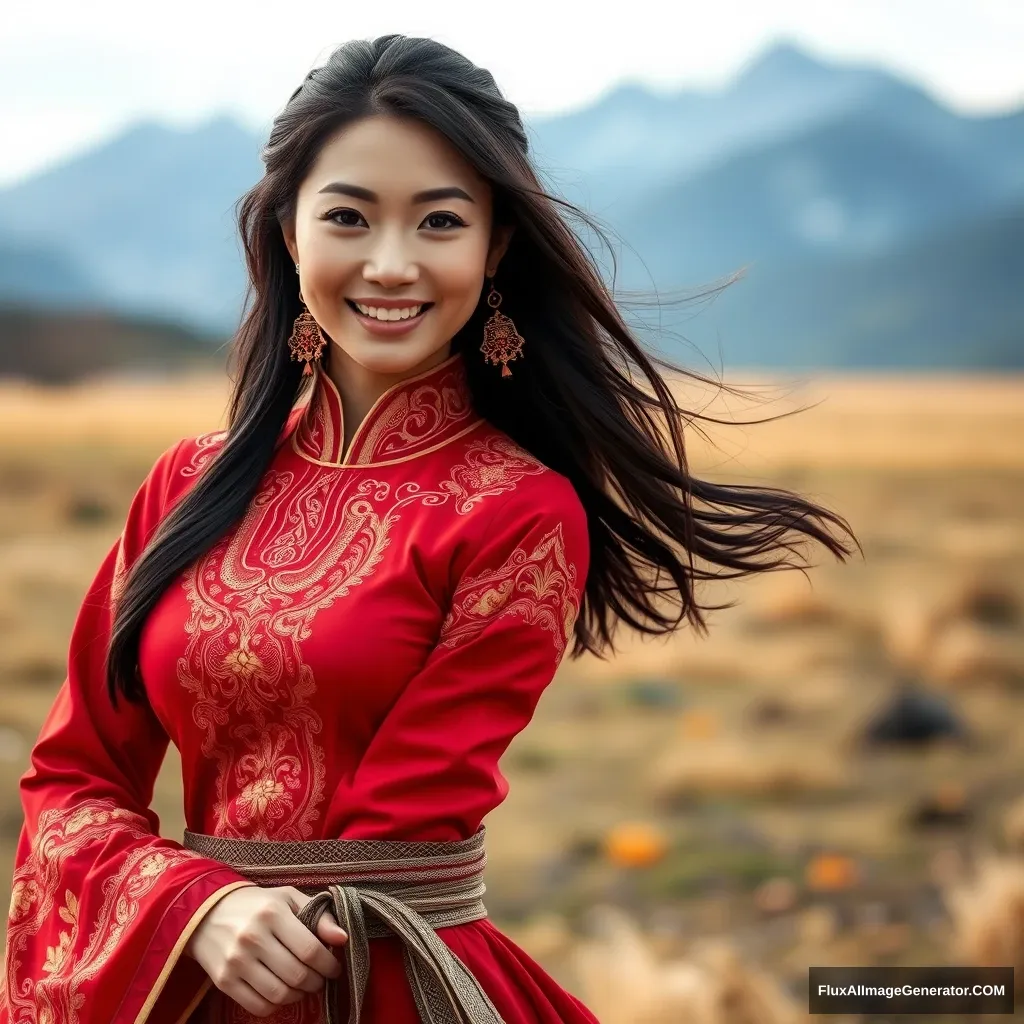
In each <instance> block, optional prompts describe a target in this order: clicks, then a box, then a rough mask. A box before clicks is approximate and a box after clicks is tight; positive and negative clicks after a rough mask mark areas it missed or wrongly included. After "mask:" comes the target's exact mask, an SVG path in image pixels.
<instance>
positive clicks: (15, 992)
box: [4, 800, 197, 1024]
mask: <svg viewBox="0 0 1024 1024" xmlns="http://www.w3.org/2000/svg"><path fill="white" fill-rule="evenodd" d="M112 830H117V832H118V833H119V834H120V836H121V837H122V838H124V839H127V840H143V841H145V840H150V841H152V840H153V839H154V836H153V834H152V832H151V831H150V830H149V826H148V824H147V822H146V820H145V818H143V817H142V816H141V815H139V814H136V813H134V812H133V811H129V810H126V809H125V808H123V807H118V806H117V805H116V804H115V803H113V802H112V801H110V800H88V801H84V802H82V803H80V804H76V805H75V806H74V807H67V808H56V809H54V810H49V811H44V812H43V813H42V814H41V815H40V816H39V823H38V828H37V830H36V836H35V840H34V842H33V844H32V850H31V852H30V854H29V856H28V857H26V858H25V862H24V863H23V864H22V865H21V866H20V867H19V868H18V869H17V870H16V871H15V873H14V884H13V888H12V892H11V907H10V912H9V914H8V922H7V957H6V960H7V962H6V970H5V976H4V987H5V988H6V992H7V998H8V1004H9V1007H10V1013H11V1016H10V1021H11V1024H76V1022H77V1021H78V1020H79V1011H80V1010H81V1008H82V1006H83V1005H84V1003H85V998H86V997H85V994H84V992H83V991H82V989H83V986H84V985H85V984H86V983H87V982H88V981H89V980H90V979H92V978H94V977H95V976H96V975H97V974H98V973H99V972H100V970H102V968H103V965H104V964H105V963H106V961H107V960H108V959H109V957H110V955H111V953H112V952H113V951H114V949H115V948H116V947H117V944H118V942H119V941H120V939H121V936H122V935H123V933H124V931H125V928H126V927H127V926H128V925H129V924H130V923H131V921H132V920H133V919H134V918H135V917H136V916H137V914H138V912H139V907H140V905H141V903H142V901H143V900H144V899H145V898H146V896H147V895H148V894H149V893H150V892H151V891H152V889H153V888H154V887H155V885H156V883H157V881H158V879H159V878H160V877H161V876H162V875H163V874H164V872H165V871H166V870H167V868H169V867H171V866H172V865H173V864H176V863H179V862H181V861H185V860H190V859H195V858H196V856H197V855H196V854H195V853H193V852H192V851H191V850H186V849H173V848H168V849H158V850H154V849H153V848H152V847H148V846H140V847H138V848H137V849H132V850H130V851H129V852H128V854H127V855H126V857H125V858H124V862H123V863H122V865H121V867H120V870H119V871H118V872H117V874H116V875H114V876H113V877H111V878H108V879H107V880H105V881H104V883H103V888H102V900H101V901H100V902H99V905H98V907H97V906H96V904H95V903H93V904H92V906H93V908H94V909H93V911H92V914H91V917H92V920H91V921H90V922H89V924H90V927H91V931H89V933H88V939H87V940H85V942H84V944H83V942H82V941H81V939H80V935H81V934H82V924H83V922H82V921H81V906H80V902H79V899H80V895H81V894H76V893H74V892H72V891H71V890H70V889H68V888H64V891H63V899H62V902H61V904H60V906H59V907H58V908H57V916H58V917H59V918H60V920H61V921H63V922H64V923H65V924H66V925H67V926H68V927H67V928H66V929H61V930H60V931H59V933H58V938H57V944H56V945H55V946H47V947H46V950H45V954H44V957H43V962H42V963H41V964H39V965H38V968H37V969H33V968H28V967H23V965H22V962H21V957H22V956H23V955H24V952H25V949H26V947H27V945H28V942H29V939H30V938H31V936H33V935H35V934H37V933H38V932H39V931H40V930H41V929H42V928H43V926H44V925H45V924H46V922H47V920H48V919H49V917H50V915H51V913H52V912H53V909H54V906H55V904H56V897H57V893H58V892H59V890H60V889H61V888H62V886H61V879H62V878H66V877H67V872H68V870H69V867H68V862H69V861H73V860H74V859H75V858H77V857H87V856H88V854H87V851H88V848H89V846H91V845H92V844H94V843H109V842H110V836H111V831H112ZM83 871H84V869H83ZM73 951H77V952H74V953H73ZM19 977H20V978H22V981H21V983H20V984H19V983H18V980H17V979H18V978H19ZM33 978H35V979H36V980H35V981H33Z"/></svg>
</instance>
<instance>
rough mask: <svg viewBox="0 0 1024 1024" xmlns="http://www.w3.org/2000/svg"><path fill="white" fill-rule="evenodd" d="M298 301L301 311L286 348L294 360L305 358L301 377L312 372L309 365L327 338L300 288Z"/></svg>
mask: <svg viewBox="0 0 1024 1024" xmlns="http://www.w3.org/2000/svg"><path fill="white" fill-rule="evenodd" d="M298 272H299V265H298V263H296V264H295V273H296V274H297V273H298ZM299 302H301V303H302V312H301V313H300V314H299V315H298V316H297V317H296V318H295V323H294V324H293V325H292V333H291V336H290V337H289V338H288V348H289V349H290V350H291V357H292V359H293V360H295V361H296V362H302V361H303V360H305V363H306V365H305V367H304V369H303V371H302V375H303V377H306V376H308V375H309V374H311V373H312V372H313V367H312V366H311V365H310V364H311V363H313V362H316V361H317V360H318V359H319V358H320V354H321V353H322V352H323V350H324V345H326V344H327V340H326V339H325V338H324V335H323V332H322V331H321V330H320V325H319V324H318V323H317V322H316V320H314V319H313V314H312V313H310V311H309V310H308V309H306V303H305V300H304V299H303V298H302V290H301V289H300V290H299Z"/></svg>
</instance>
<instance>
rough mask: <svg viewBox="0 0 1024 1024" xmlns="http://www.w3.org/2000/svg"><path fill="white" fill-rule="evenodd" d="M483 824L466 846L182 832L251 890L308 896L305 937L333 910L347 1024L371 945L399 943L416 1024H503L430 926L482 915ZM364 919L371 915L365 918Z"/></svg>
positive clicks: (355, 1013)
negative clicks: (340, 933) (340, 937)
mask: <svg viewBox="0 0 1024 1024" xmlns="http://www.w3.org/2000/svg"><path fill="white" fill-rule="evenodd" d="M485 832H486V829H485V828H484V826H483V825H481V826H480V828H479V829H478V830H477V832H476V833H475V834H474V835H473V836H471V837H470V838H469V839H465V840H459V841H455V842H410V841H399V840H385V839H311V840H307V841H304V842H277V841H267V840H253V839H226V838H220V837H218V836H208V835H203V834H201V833H198V832H189V831H188V830H186V831H185V838H184V845H185V846H186V847H187V848H188V849H190V850H194V851H195V852H196V853H199V854H202V855H203V856H205V857H211V858H212V859H214V860H219V861H221V862H223V863H224V864H227V865H228V866H229V867H231V868H234V870H235V871H237V872H238V873H239V874H241V875H245V877H246V878H249V879H251V880H252V881H254V882H257V883H259V884H260V885H265V886H278V885H291V886H294V887H295V888H296V889H299V890H300V891H301V892H304V893H305V894H306V895H307V896H312V897H313V898H312V899H311V900H310V901H309V903H307V904H306V905H305V907H303V908H302V910H301V911H299V912H298V918H299V920H300V921H302V923H303V924H304V925H305V926H306V927H307V928H309V930H310V931H312V932H313V933H314V934H315V933H316V924H317V921H319V919H320V916H321V914H323V913H324V911H325V910H332V911H333V912H334V916H335V917H336V918H337V920H338V923H339V924H340V925H341V927H342V928H344V929H345V932H346V933H347V934H348V941H347V942H346V943H345V944H344V945H343V946H341V947H340V948H341V949H342V950H343V951H345V954H346V955H345V962H346V967H347V969H348V980H349V992H350V1003H349V1006H350V1009H349V1016H348V1024H359V1019H360V1011H361V1008H362V1003H363V993H364V992H365V990H366V979H367V976H368V975H369V971H370V947H369V943H368V942H367V940H368V939H371V938H383V937H386V936H389V935H395V936H397V937H398V938H399V939H401V940H402V944H403V954H404V957H405V973H406V976H407V977H408V979H409V987H410V988H411V989H412V994H413V998H414V999H415V1000H416V1007H417V1009H418V1010H419V1014H420V1020H421V1021H422V1022H423V1024H504V1022H503V1021H502V1019H501V1016H500V1015H499V1013H498V1011H497V1010H496V1009H495V1007H494V1004H493V1003H492V1002H491V1001H490V999H489V998H488V997H487V994H486V993H485V992H484V990H483V989H482V988H481V987H480V984H479V982H478V981H477V980H476V978H474V977H473V974H472V973H471V971H470V970H469V968H468V967H466V965H465V964H464V963H463V962H462V961H461V960H460V959H459V958H458V957H457V956H456V955H455V954H454V953H453V952H452V951H451V950H450V949H449V948H448V947H447V946H446V945H445V944H444V942H442V941H441V939H439V938H438V937H437V935H436V934H435V933H434V929H435V928H445V927H450V926H451V925H456V924H466V923H467V922H469V921H478V920H480V919H481V918H484V917H487V908H486V907H485V906H484V904H483V900H482V898H481V897H482V896H483V894H484V892H485V891H486V886H485V885H484V882H483V873H484V867H485V865H486V864H487V855H486V852H485V851H484V835H485ZM367 911H370V912H371V913H370V914H369V915H368V914H367ZM324 1021H325V1024H339V1017H338V988H337V979H335V978H328V979H327V983H326V985H325V987H324Z"/></svg>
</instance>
